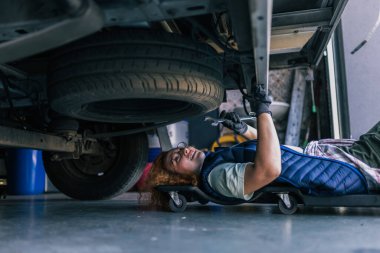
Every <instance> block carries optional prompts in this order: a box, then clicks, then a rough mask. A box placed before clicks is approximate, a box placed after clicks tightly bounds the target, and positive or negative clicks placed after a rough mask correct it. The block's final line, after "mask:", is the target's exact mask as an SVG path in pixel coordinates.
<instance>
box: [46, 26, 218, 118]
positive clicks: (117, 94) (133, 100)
mask: <svg viewBox="0 0 380 253" xmlns="http://www.w3.org/2000/svg"><path fill="white" fill-rule="evenodd" d="M50 66H51V69H50V76H49V86H48V94H49V100H50V105H51V107H52V108H53V109H54V110H55V111H57V112H59V113H61V114H64V115H67V116H70V117H74V118H79V119H84V120H90V121H100V122H113V123H131V122H163V121H169V120H175V119H181V118H186V117H189V116H194V115H200V114H203V113H206V112H209V111H211V110H213V109H215V108H217V107H218V106H219V105H220V103H221V102H222V99H223V95H224V90H223V87H222V79H223V76H222V71H223V66H222V62H221V59H220V58H219V57H218V55H217V54H216V52H215V51H214V50H213V49H212V48H211V47H210V46H208V45H206V44H204V43H199V42H195V41H192V40H189V39H187V38H183V37H182V36H180V35H178V34H172V33H166V32H163V31H152V30H141V29H132V30H130V29H129V30H123V29H118V30H110V31H102V32H99V33H97V34H94V35H92V36H90V37H87V38H85V39H83V40H80V41H77V42H75V43H73V44H71V45H68V46H67V47H65V48H63V49H61V50H60V51H59V52H58V53H57V54H56V55H55V56H54V57H53V58H52V61H51V63H50Z"/></svg>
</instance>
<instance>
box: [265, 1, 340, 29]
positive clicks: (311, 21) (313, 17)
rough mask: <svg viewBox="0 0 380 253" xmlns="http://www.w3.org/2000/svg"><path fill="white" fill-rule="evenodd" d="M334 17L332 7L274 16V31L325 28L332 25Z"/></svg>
mask: <svg viewBox="0 0 380 253" xmlns="http://www.w3.org/2000/svg"><path fill="white" fill-rule="evenodd" d="M332 16H333V9H332V8H331V7H329V8H323V9H313V10H304V11H294V12H287V13H279V14H273V18H272V31H276V30H278V29H286V28H288V29H289V28H291V29H293V28H304V27H317V26H324V25H328V24H329V23H330V20H331V18H332Z"/></svg>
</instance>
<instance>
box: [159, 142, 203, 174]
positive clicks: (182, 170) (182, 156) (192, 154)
mask: <svg viewBox="0 0 380 253" xmlns="http://www.w3.org/2000/svg"><path fill="white" fill-rule="evenodd" d="M204 159H205V154H204V153H203V152H202V151H200V150H198V149H196V148H194V147H185V148H174V149H171V150H170V151H169V152H168V153H167V155H166V158H165V165H166V166H165V167H166V168H167V169H168V170H170V171H172V172H174V173H178V174H181V175H197V174H199V172H200V171H201V168H202V165H203V161H204Z"/></svg>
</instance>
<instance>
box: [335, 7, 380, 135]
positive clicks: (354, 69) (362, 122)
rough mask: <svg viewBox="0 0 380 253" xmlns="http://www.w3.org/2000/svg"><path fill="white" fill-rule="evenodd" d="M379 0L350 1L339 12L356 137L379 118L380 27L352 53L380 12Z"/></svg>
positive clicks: (350, 111)
mask: <svg viewBox="0 0 380 253" xmlns="http://www.w3.org/2000/svg"><path fill="white" fill-rule="evenodd" d="M379 10H380V1H379V0H349V1H348V4H347V6H346V8H345V10H344V13H343V15H342V31H343V45H344V56H345V64H346V77H347V95H348V99H349V115H350V125H351V134H352V137H353V138H358V137H359V136H360V134H362V133H364V132H366V131H367V130H368V129H369V128H371V127H372V126H373V125H374V124H375V123H376V122H378V121H380V27H379V28H378V29H377V31H376V33H375V34H374V35H373V37H372V39H371V40H370V41H369V42H368V43H367V44H366V45H365V46H364V47H362V48H361V49H360V50H359V51H358V52H356V53H355V54H354V55H351V53H350V52H351V51H352V50H353V49H354V48H355V47H356V46H357V45H358V44H359V43H360V42H361V41H362V40H363V39H365V38H366V36H367V34H368V33H369V31H371V29H372V27H373V26H374V25H375V23H376V20H377V18H378V15H379Z"/></svg>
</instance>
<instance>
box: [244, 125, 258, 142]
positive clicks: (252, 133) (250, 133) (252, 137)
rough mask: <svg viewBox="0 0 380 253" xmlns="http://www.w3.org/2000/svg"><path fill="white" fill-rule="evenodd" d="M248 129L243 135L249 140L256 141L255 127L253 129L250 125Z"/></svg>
mask: <svg viewBox="0 0 380 253" xmlns="http://www.w3.org/2000/svg"><path fill="white" fill-rule="evenodd" d="M247 127H248V129H247V131H246V132H245V133H243V134H241V135H242V136H244V137H245V138H247V139H248V140H256V139H257V130H256V128H254V127H251V126H250V125H247Z"/></svg>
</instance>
